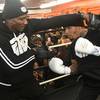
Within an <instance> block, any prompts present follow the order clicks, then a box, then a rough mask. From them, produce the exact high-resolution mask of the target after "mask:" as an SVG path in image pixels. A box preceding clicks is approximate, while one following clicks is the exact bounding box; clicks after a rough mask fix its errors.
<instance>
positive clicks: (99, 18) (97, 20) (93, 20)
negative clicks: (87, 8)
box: [89, 13, 100, 30]
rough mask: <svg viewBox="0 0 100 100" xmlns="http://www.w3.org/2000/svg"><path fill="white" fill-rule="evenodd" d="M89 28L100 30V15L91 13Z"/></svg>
mask: <svg viewBox="0 0 100 100" xmlns="http://www.w3.org/2000/svg"><path fill="white" fill-rule="evenodd" d="M89 19H90V22H89V28H90V29H92V30H100V15H96V14H92V13H90V14H89Z"/></svg>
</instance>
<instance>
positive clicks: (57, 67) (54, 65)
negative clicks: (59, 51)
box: [49, 57, 78, 74]
mask: <svg viewBox="0 0 100 100" xmlns="http://www.w3.org/2000/svg"><path fill="white" fill-rule="evenodd" d="M71 62H72V64H71V65H70V66H69V67H68V66H65V65H64V64H63V61H62V60H61V59H60V58H57V57H53V58H52V59H51V60H50V62H49V68H50V69H51V70H52V71H53V72H55V73H57V74H71V73H76V72H77V67H78V63H77V61H76V60H74V59H72V60H71Z"/></svg>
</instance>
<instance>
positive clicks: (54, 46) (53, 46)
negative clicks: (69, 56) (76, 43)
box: [48, 42, 72, 49]
mask: <svg viewBox="0 0 100 100" xmlns="http://www.w3.org/2000/svg"><path fill="white" fill-rule="evenodd" d="M71 43H72V42H68V43H63V44H57V45H52V46H48V48H49V49H51V48H56V47H61V46H68V45H70V44H71Z"/></svg>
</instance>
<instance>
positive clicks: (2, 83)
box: [0, 0, 84, 100]
mask: <svg viewBox="0 0 100 100" xmlns="http://www.w3.org/2000/svg"><path fill="white" fill-rule="evenodd" d="M27 13H28V10H27V8H26V7H25V6H24V5H23V4H22V3H21V2H20V0H5V6H4V10H3V12H2V20H0V99H1V100H19V99H20V98H25V99H28V100H34V99H36V97H41V96H42V95H43V93H44V88H42V87H40V86H39V84H38V83H37V81H36V80H35V79H34V78H33V75H32V72H33V69H32V65H33V62H34V59H35V55H34V53H33V51H32V49H31V48H30V37H31V35H32V34H33V32H36V31H41V30H46V29H49V28H56V27H61V26H71V25H74V26H80V25H83V19H84V18H83V17H82V15H80V14H70V15H62V16H56V17H52V18H47V19H31V20H30V19H28V14H27Z"/></svg>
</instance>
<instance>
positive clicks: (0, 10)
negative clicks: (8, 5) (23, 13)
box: [0, 4, 5, 13]
mask: <svg viewBox="0 0 100 100" xmlns="http://www.w3.org/2000/svg"><path fill="white" fill-rule="evenodd" d="M4 5H5V4H0V13H1V12H2V11H3V8H4Z"/></svg>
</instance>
